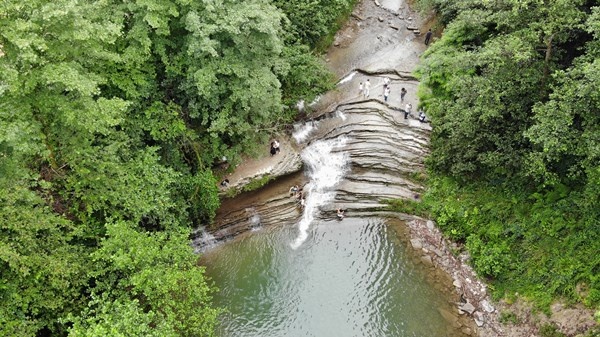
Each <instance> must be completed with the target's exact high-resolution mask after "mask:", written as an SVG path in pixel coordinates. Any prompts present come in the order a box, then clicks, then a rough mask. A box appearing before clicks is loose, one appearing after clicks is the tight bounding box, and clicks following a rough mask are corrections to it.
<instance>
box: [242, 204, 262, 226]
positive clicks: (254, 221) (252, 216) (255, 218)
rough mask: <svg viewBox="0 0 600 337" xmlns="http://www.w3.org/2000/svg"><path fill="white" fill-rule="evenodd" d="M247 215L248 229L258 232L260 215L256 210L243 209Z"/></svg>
mask: <svg viewBox="0 0 600 337" xmlns="http://www.w3.org/2000/svg"><path fill="white" fill-rule="evenodd" d="M245 211H246V213H247V214H248V222H250V227H251V228H252V230H253V231H256V230H259V229H261V228H262V223H261V221H262V220H261V218H260V214H258V212H257V211H256V208H254V207H249V208H246V209H245Z"/></svg>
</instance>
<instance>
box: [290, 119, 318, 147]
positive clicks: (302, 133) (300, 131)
mask: <svg viewBox="0 0 600 337" xmlns="http://www.w3.org/2000/svg"><path fill="white" fill-rule="evenodd" d="M315 124H317V122H308V123H304V124H297V125H294V133H293V134H292V137H294V139H295V140H296V143H297V144H300V143H302V142H303V141H305V140H306V138H308V136H309V135H310V134H311V133H312V132H313V130H315V129H316V125H315Z"/></svg>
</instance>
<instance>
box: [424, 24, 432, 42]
mask: <svg viewBox="0 0 600 337" xmlns="http://www.w3.org/2000/svg"><path fill="white" fill-rule="evenodd" d="M431 34H432V33H431V28H430V29H429V30H428V31H427V33H426V34H425V45H426V46H428V45H429V41H430V40H431Z"/></svg>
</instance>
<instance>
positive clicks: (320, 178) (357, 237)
mask: <svg viewBox="0 0 600 337" xmlns="http://www.w3.org/2000/svg"><path fill="white" fill-rule="evenodd" d="M413 16H414V17H416V15H414V13H413V12H412V11H411V10H410V8H408V6H407V5H406V4H405V3H404V2H403V1H401V0H386V1H381V2H377V1H369V0H363V1H360V2H359V4H358V5H357V7H356V9H355V10H354V12H353V19H351V20H350V21H349V22H348V24H347V25H346V26H345V27H344V28H343V29H342V30H341V31H340V32H339V33H338V34H337V35H336V41H335V42H334V46H336V47H332V48H331V50H330V51H329V52H328V54H327V60H328V62H329V66H330V68H331V69H332V71H334V72H335V73H336V74H337V75H338V78H340V80H339V82H338V84H337V88H336V89H334V90H332V91H330V92H328V93H326V94H324V95H323V96H322V97H320V99H319V101H318V102H316V103H315V104H313V105H312V106H311V109H312V111H314V112H313V113H312V115H311V118H310V119H309V120H307V121H306V122H302V123H298V124H297V125H295V126H294V132H293V133H292V134H291V135H290V136H289V143H288V142H285V143H283V144H289V145H288V146H287V148H286V146H284V147H283V148H282V151H281V154H278V155H276V156H280V158H281V162H280V163H278V164H275V165H274V167H275V168H273V170H275V169H276V167H278V165H279V166H286V165H287V166H293V165H289V162H291V161H294V160H298V161H300V160H301V164H302V165H301V166H298V167H302V170H298V169H296V170H293V169H292V170H291V171H289V173H286V174H284V175H281V174H279V175H280V178H278V179H277V180H275V181H273V182H271V183H269V184H268V185H266V186H265V187H263V188H261V189H259V190H257V191H253V192H246V193H242V194H240V195H238V196H236V197H235V198H230V199H224V200H223V203H222V205H221V209H220V210H219V213H218V215H217V220H216V224H215V225H214V228H213V230H211V231H210V233H208V232H206V231H204V230H199V234H198V235H197V238H196V239H195V240H194V245H195V247H196V250H197V251H198V252H200V253H202V254H201V264H202V265H204V266H206V268H207V276H208V277H210V278H211V279H212V280H213V281H214V282H215V284H216V285H217V286H218V287H219V289H220V292H219V293H218V294H217V295H216V297H215V302H216V305H218V306H221V307H223V308H225V309H226V312H225V313H224V314H223V315H222V316H221V325H220V328H219V331H218V335H219V336H222V337H229V336H344V337H345V336H407V337H408V336H411V337H421V336H422V337H438V336H439V337H442V336H452V337H461V336H474V335H475V333H474V331H475V329H474V328H473V327H472V321H470V320H468V319H465V316H459V315H458V313H457V310H456V302H457V301H458V299H457V298H456V297H457V294H456V293H454V292H453V291H452V290H453V286H452V281H451V280H449V278H448V277H445V278H444V277H440V276H439V275H438V274H437V272H436V271H435V268H432V266H431V259H430V258H429V260H428V259H423V258H422V257H420V256H416V255H414V250H413V247H414V246H415V245H414V244H413V247H411V245H410V243H409V240H408V239H407V237H408V235H407V234H406V228H407V226H406V223H407V222H408V221H412V220H413V219H414V217H412V216H410V215H406V214H395V213H392V212H389V211H386V210H385V206H386V202H385V201H386V200H387V199H397V198H404V199H419V198H420V195H421V193H423V186H421V184H420V182H419V181H420V180H419V175H420V174H422V172H423V171H424V158H425V156H426V155H427V154H428V149H427V144H428V142H429V132H430V130H431V127H430V125H429V124H428V123H421V122H420V121H419V120H418V119H417V118H416V116H414V115H413V116H408V118H405V117H404V113H403V110H404V107H405V105H406V104H408V103H410V104H412V105H413V106H414V107H415V110H414V111H416V107H417V106H418V104H417V103H418V102H417V98H416V90H417V85H418V83H417V81H416V79H414V78H413V77H412V76H411V75H410V74H411V72H412V70H413V69H414V67H415V65H416V64H417V62H418V57H419V55H420V53H422V51H423V50H424V46H423V43H422V41H421V38H419V36H418V34H415V33H414V32H413V31H412V30H410V29H407V28H410V27H413V26H414V25H419V26H422V25H423V23H421V22H418V19H413V18H412V17H413ZM385 77H387V78H389V79H390V82H391V84H390V87H391V94H390V97H389V99H388V100H384V99H383V83H384V78H385ZM366 80H369V81H370V83H372V87H371V94H370V95H369V97H365V96H364V95H362V94H361V93H360V92H359V90H358V88H359V83H362V82H365V81H366ZM400 88H406V89H407V90H408V94H407V95H406V97H404V98H402V97H400V95H399V91H400ZM270 160H276V159H273V158H271V159H270ZM269 169H271V168H270V167H269ZM267 173H268V172H267ZM232 180H233V179H232ZM232 182H233V183H234V184H235V182H234V181H232ZM296 184H298V185H299V186H301V189H302V193H303V196H304V202H303V205H301V204H300V202H299V199H298V198H297V197H296V196H290V194H289V192H288V190H289V188H290V186H293V185H296ZM338 209H343V210H344V211H345V213H344V215H345V216H344V218H343V219H339V218H338V217H337V210H338ZM428 261H429V263H427V262H428Z"/></svg>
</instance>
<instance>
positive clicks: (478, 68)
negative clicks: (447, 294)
mask: <svg viewBox="0 0 600 337" xmlns="http://www.w3.org/2000/svg"><path fill="white" fill-rule="evenodd" d="M419 3H420V5H421V6H423V7H425V8H428V9H434V10H435V11H436V13H438V15H439V20H440V22H441V23H442V24H443V25H444V26H445V27H444V30H443V34H442V35H441V37H440V38H438V39H437V40H435V41H434V43H433V44H432V45H431V46H430V47H429V49H428V50H427V51H426V52H425V54H424V55H423V58H422V63H421V66H420V68H419V69H418V71H417V74H418V77H419V79H420V81H421V87H420V92H419V96H420V102H421V105H422V107H423V108H424V109H425V110H426V111H427V112H428V115H429V116H430V117H431V120H432V125H433V131H432V136H431V155H430V156H429V158H428V160H427V164H428V167H429V170H430V180H429V185H430V186H429V192H428V194H427V195H426V196H425V197H424V203H425V205H426V208H427V209H428V212H429V214H430V215H431V216H432V217H433V218H434V219H435V220H436V221H437V223H438V224H439V226H440V228H441V229H442V230H443V231H444V232H445V233H446V235H447V236H448V237H450V238H452V239H453V240H455V241H458V242H461V243H463V244H464V245H465V247H466V248H467V249H468V250H469V252H470V253H471V256H472V264H473V266H474V267H475V269H476V270H477V272H478V273H479V275H481V276H483V277H485V278H487V279H488V281H489V282H490V284H491V288H492V289H493V292H494V295H495V296H496V297H498V298H499V297H506V298H511V297H512V296H514V294H516V293H518V294H519V295H520V296H524V297H526V298H529V299H532V300H533V301H534V302H535V303H537V304H538V305H539V306H540V308H543V309H548V307H549V304H550V303H551V302H552V301H553V300H555V299H557V298H561V299H564V300H567V301H569V302H571V303H583V304H585V305H587V306H588V307H590V308H596V310H597V309H598V308H599V305H600V255H599V254H598V252H599V251H600V151H599V149H600V90H598V88H600V8H599V7H594V6H595V5H596V6H597V3H596V2H593V1H584V0H555V1H527V0H526V1H475V0H461V1H441V0H420V1H419Z"/></svg>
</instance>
